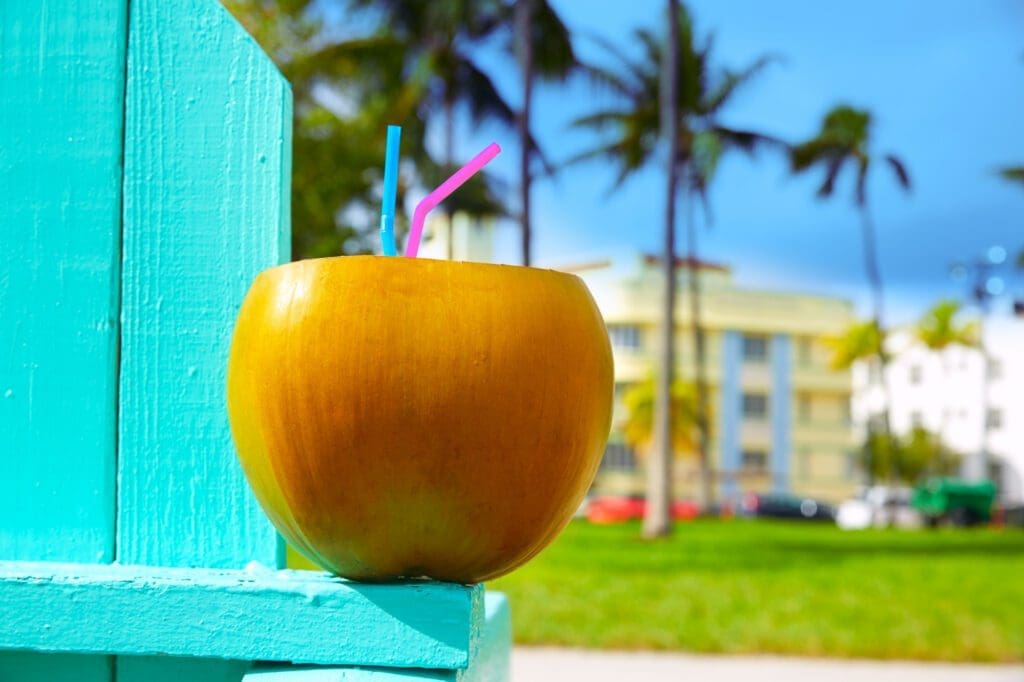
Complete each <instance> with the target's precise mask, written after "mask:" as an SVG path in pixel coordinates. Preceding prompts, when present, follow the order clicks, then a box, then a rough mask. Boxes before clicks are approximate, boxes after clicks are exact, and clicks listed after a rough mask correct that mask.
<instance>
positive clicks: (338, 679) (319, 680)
mask: <svg viewBox="0 0 1024 682" xmlns="http://www.w3.org/2000/svg"><path fill="white" fill-rule="evenodd" d="M457 679H459V678H458V673H457V672H456V671H454V670H422V669H410V668H391V669H388V668H360V667H345V668H337V667H330V668H311V667H301V666H271V667H268V668H265V669H256V670H253V671H252V672H250V673H249V674H247V675H246V676H245V677H244V678H243V682H410V680H442V681H444V682H454V681H455V680H457Z"/></svg>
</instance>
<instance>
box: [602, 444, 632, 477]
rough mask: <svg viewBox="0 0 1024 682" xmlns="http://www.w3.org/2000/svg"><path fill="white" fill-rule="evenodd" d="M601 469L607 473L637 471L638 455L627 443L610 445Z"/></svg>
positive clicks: (606, 449)
mask: <svg viewBox="0 0 1024 682" xmlns="http://www.w3.org/2000/svg"><path fill="white" fill-rule="evenodd" d="M601 468H602V469H604V470H605V471H636V453H635V452H633V448H631V447H629V446H628V445H626V444H625V443H608V446H607V447H606V448H605V450H604V459H602V460H601Z"/></svg>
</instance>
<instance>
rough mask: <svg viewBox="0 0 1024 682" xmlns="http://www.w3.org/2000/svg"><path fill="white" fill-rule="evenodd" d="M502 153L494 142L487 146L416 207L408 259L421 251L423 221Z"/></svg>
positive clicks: (406, 253)
mask: <svg viewBox="0 0 1024 682" xmlns="http://www.w3.org/2000/svg"><path fill="white" fill-rule="evenodd" d="M500 152H501V147H499V146H498V145H497V144H495V143H494V142H492V143H491V144H489V145H487V147H486V148H485V149H484V150H483V151H482V152H480V153H479V154H477V155H476V156H474V157H473V158H472V159H471V160H470V161H469V163H467V164H466V165H465V166H463V167H462V168H460V169H459V170H457V171H455V173H453V174H452V176H451V177H450V178H448V179H447V180H445V181H444V182H442V183H441V184H440V185H439V186H438V188H437V189H435V190H434V191H433V192H431V193H430V194H428V195H427V196H426V197H424V198H423V201H421V202H420V203H418V204H417V205H416V210H415V211H413V212H412V225H411V226H410V227H409V241H408V242H406V245H405V255H406V257H407V258H415V257H416V253H417V252H418V251H419V250H420V236H421V235H422V234H423V221H424V220H426V219H427V214H428V213H430V212H431V211H432V210H434V208H435V207H437V205H438V204H440V203H441V202H442V201H444V200H445V199H447V198H448V196H449V195H450V194H451V193H452V192H454V191H455V190H457V189H458V188H459V187H461V186H462V184H463V183H465V182H466V180H469V179H470V178H471V177H473V176H474V175H476V174H477V173H479V172H480V169H481V168H483V167H484V166H486V165H487V164H488V163H490V161H491V159H493V158H494V157H495V156H497V155H498V154H499V153H500Z"/></svg>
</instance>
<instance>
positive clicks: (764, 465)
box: [740, 450, 768, 472]
mask: <svg viewBox="0 0 1024 682" xmlns="http://www.w3.org/2000/svg"><path fill="white" fill-rule="evenodd" d="M740 461H741V462H742V463H743V468H744V469H746V470H747V471H755V472H761V471H765V470H767V469H768V453H767V452H765V451H764V450H744V451H743V454H742V459H741V460H740Z"/></svg>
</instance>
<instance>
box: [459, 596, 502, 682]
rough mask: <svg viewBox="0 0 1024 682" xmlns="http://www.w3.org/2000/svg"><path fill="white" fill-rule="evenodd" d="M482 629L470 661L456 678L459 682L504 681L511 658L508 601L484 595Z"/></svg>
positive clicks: (500, 597) (499, 597)
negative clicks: (467, 666)
mask: <svg viewBox="0 0 1024 682" xmlns="http://www.w3.org/2000/svg"><path fill="white" fill-rule="evenodd" d="M484 596H485V600H484V626H483V631H482V632H481V634H480V640H479V642H478V643H477V647H476V649H475V651H474V652H473V660H472V662H471V663H470V665H469V668H467V669H466V670H464V671H461V672H460V677H459V678H458V679H459V680H460V681H461V682H508V679H509V670H510V666H511V656H512V616H511V613H510V611H509V607H508V599H507V598H506V597H505V595H504V594H502V593H500V592H488V593H486V595H484Z"/></svg>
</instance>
